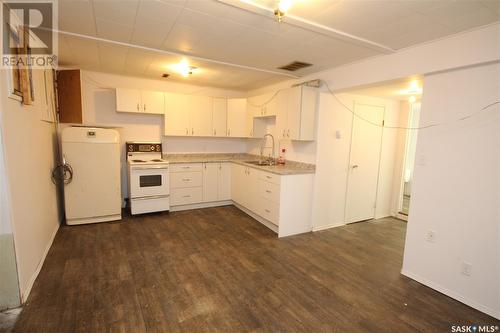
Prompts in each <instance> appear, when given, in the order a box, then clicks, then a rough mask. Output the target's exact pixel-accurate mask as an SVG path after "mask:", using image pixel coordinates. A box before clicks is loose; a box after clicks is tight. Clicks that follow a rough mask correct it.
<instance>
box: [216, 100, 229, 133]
mask: <svg viewBox="0 0 500 333" xmlns="http://www.w3.org/2000/svg"><path fill="white" fill-rule="evenodd" d="M227 104H228V101H227V100H226V99H225V98H214V99H213V111H212V135H213V136H226V135H227V132H228V131H227V121H228V114H227Z"/></svg>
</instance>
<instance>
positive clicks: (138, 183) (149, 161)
mask: <svg viewBox="0 0 500 333" xmlns="http://www.w3.org/2000/svg"><path fill="white" fill-rule="evenodd" d="M125 149H126V151H127V164H128V197H129V202H130V212H131V213H132V215H135V214H144V213H152V212H160V211H166V210H169V209H170V186H169V178H170V174H169V166H168V162H167V161H165V160H164V159H162V149H161V143H160V142H127V143H126V144H125Z"/></svg>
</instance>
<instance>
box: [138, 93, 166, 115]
mask: <svg viewBox="0 0 500 333" xmlns="http://www.w3.org/2000/svg"><path fill="white" fill-rule="evenodd" d="M164 95H165V94H164V93H163V92H162V91H143V92H142V94H141V101H142V111H143V112H144V113H152V114H163V113H164V111H165V96H164Z"/></svg>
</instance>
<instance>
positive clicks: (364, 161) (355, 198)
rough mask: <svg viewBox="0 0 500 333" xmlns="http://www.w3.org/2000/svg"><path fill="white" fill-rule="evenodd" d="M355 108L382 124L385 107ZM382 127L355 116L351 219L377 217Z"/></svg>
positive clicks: (348, 214)
mask: <svg viewBox="0 0 500 333" xmlns="http://www.w3.org/2000/svg"><path fill="white" fill-rule="evenodd" d="M354 111H355V112H356V114H358V115H360V116H361V117H363V118H365V119H367V120H369V121H370V122H372V123H375V124H380V125H381V126H382V124H383V120H384V111H385V109H384V107H381V106H374V105H365V104H357V103H356V104H355V106H354ZM381 144H382V127H379V126H375V125H373V124H370V123H368V122H367V121H364V120H363V119H360V118H359V117H356V116H354V119H353V126H352V139H351V154H350V161H349V170H348V180H347V182H348V183H347V195H346V207H345V218H346V222H347V223H352V222H358V221H364V220H369V219H372V218H374V217H375V204H376V200H377V184H378V174H379V165H380V149H381Z"/></svg>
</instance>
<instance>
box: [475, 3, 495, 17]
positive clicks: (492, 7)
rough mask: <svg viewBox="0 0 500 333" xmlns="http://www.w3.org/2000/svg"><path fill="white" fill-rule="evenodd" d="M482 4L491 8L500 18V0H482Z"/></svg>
mask: <svg viewBox="0 0 500 333" xmlns="http://www.w3.org/2000/svg"><path fill="white" fill-rule="evenodd" d="M479 2H480V3H481V5H483V6H484V7H486V8H488V9H489V10H491V11H492V12H493V13H494V14H495V15H497V17H498V18H500V1H498V0H481V1H479Z"/></svg>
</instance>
